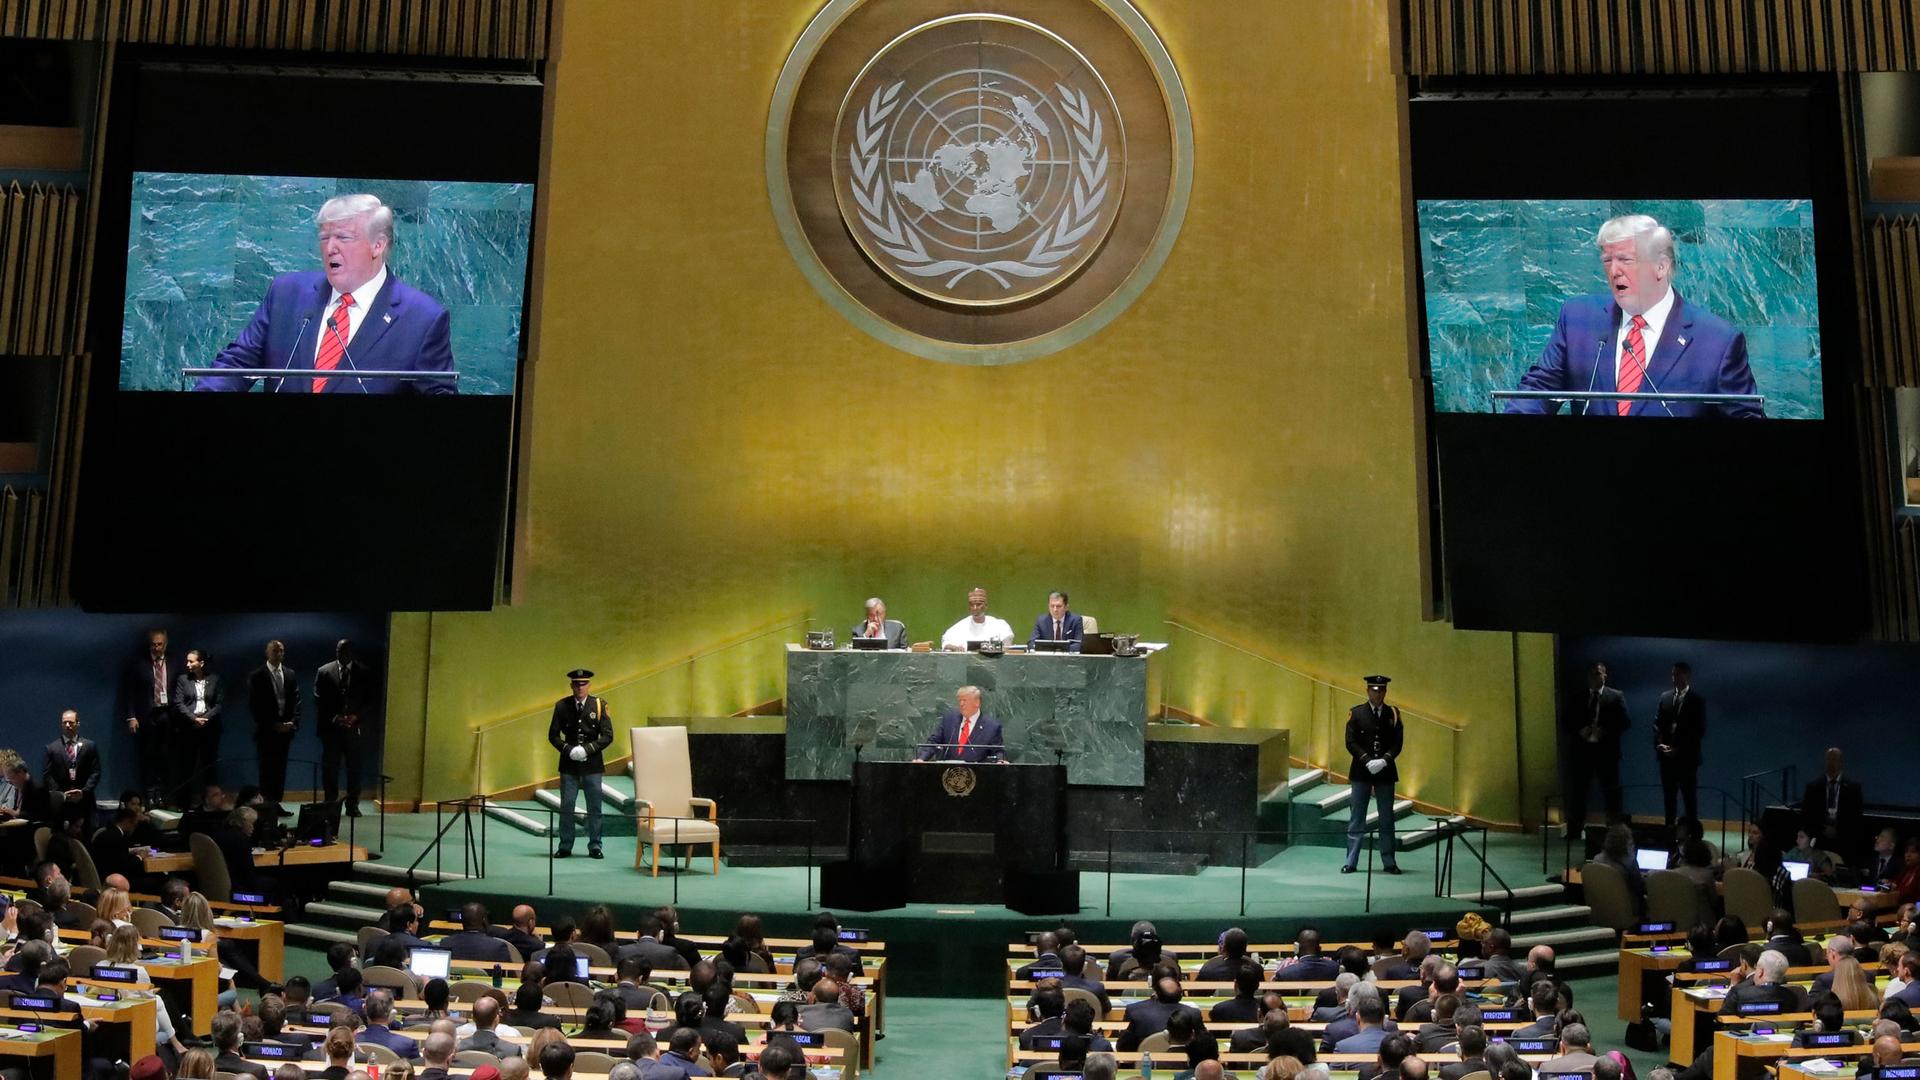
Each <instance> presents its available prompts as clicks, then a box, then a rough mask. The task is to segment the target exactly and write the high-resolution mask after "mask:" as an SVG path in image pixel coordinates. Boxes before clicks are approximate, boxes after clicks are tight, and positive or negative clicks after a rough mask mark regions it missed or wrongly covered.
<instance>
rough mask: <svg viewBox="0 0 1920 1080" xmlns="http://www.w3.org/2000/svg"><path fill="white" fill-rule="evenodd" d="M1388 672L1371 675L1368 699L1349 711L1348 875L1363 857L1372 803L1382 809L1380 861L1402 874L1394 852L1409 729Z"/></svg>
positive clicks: (1387, 868)
mask: <svg viewBox="0 0 1920 1080" xmlns="http://www.w3.org/2000/svg"><path fill="white" fill-rule="evenodd" d="M1392 681H1393V680H1392V679H1389V678H1387V677H1386V676H1385V675H1369V676H1367V677H1366V679H1365V682H1366V684H1367V700H1366V701H1365V702H1364V703H1362V704H1359V705H1355V706H1354V707H1353V709H1352V710H1351V711H1349V712H1348V713H1347V753H1349V754H1351V755H1353V763H1352V764H1351V765H1349V766H1348V767H1347V782H1348V783H1349V784H1350V785H1351V786H1352V789H1353V790H1352V797H1351V798H1350V799H1349V800H1348V801H1349V806H1348V808H1347V863H1346V865H1345V866H1342V867H1341V868H1340V872H1341V873H1343V874H1351V873H1353V870H1354V867H1355V865H1357V864H1358V863H1359V861H1360V840H1361V838H1362V837H1364V836H1365V835H1366V833H1367V807H1368V804H1370V803H1371V804H1373V805H1375V806H1377V807H1378V808H1379V811H1380V825H1379V834H1380V862H1381V864H1382V867H1383V869H1385V871H1386V872H1387V873H1389V874H1397V873H1399V872H1400V865H1399V863H1398V862H1397V861H1396V860H1395V859H1394V852H1393V784H1394V781H1396V780H1398V779H1400V770H1399V769H1398V768H1397V767H1396V763H1397V761H1398V759H1399V757H1400V747H1401V745H1402V743H1403V742H1404V741H1405V739H1406V729H1405V728H1404V727H1402V726H1401V724H1400V710H1399V709H1397V708H1394V707H1393V706H1392V705H1389V704H1387V684H1388V683H1390V682H1392Z"/></svg>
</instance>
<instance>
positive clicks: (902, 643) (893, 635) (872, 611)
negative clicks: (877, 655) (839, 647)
mask: <svg viewBox="0 0 1920 1080" xmlns="http://www.w3.org/2000/svg"><path fill="white" fill-rule="evenodd" d="M853 636H854V637H857V638H884V639H886V642H887V648H889V649H904V648H906V647H907V624H906V623H903V622H901V621H900V620H899V619H889V618H887V602H886V601H885V600H882V599H880V598H879V597H877V596H875V597H871V598H869V599H868V600H867V617H866V618H864V619H862V620H860V621H859V622H857V623H854V624H853Z"/></svg>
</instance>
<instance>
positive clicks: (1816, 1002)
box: [1793, 964, 1873, 1047]
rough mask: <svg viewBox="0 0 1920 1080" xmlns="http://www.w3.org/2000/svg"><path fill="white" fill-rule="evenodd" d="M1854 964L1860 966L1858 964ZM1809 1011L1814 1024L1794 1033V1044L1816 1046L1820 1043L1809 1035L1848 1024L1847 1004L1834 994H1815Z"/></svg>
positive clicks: (1820, 1033) (1824, 1032) (1837, 1028)
mask: <svg viewBox="0 0 1920 1080" xmlns="http://www.w3.org/2000/svg"><path fill="white" fill-rule="evenodd" d="M1854 966H1855V967H1859V965H1858V964H1855V965H1854ZM1872 1007H1873V1006H1868V1008H1872ZM1807 1011H1808V1012H1810V1013H1812V1014H1813V1026H1812V1027H1806V1028H1801V1029H1800V1030H1799V1031H1798V1032H1795V1033H1794V1036H1793V1045H1794V1046H1797V1047H1804V1046H1816V1045H1818V1044H1817V1043H1814V1042H1812V1041H1811V1040H1810V1039H1809V1038H1808V1036H1812V1035H1824V1034H1827V1033H1829V1032H1834V1031H1840V1030H1842V1029H1844V1028H1845V1027H1846V1026H1847V1010H1846V1006H1844V1005H1842V1004H1840V999H1839V998H1838V997H1836V996H1835V995H1833V994H1828V993H1820V994H1817V995H1815V996H1814V998H1813V1000H1812V1001H1811V1002H1809V1003H1808V1004H1807Z"/></svg>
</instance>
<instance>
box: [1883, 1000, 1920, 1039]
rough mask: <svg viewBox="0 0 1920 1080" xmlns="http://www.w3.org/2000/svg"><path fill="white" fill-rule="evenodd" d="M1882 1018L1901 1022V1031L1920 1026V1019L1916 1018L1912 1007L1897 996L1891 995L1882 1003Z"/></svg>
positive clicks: (1897, 1022)
mask: <svg viewBox="0 0 1920 1080" xmlns="http://www.w3.org/2000/svg"><path fill="white" fill-rule="evenodd" d="M1880 1019H1882V1020H1891V1021H1893V1022H1894V1023H1896V1024H1899V1025H1900V1030H1901V1031H1907V1032H1911V1031H1913V1030H1914V1029H1915V1028H1917V1027H1920V1021H1916V1020H1915V1019H1914V1016H1913V1009H1912V1007H1911V1006H1909V1005H1908V1004H1907V1003H1906V1002H1904V1001H1900V1000H1898V999H1897V998H1891V997H1889V998H1888V999H1886V1000H1885V1001H1883V1002H1881V1003H1880Z"/></svg>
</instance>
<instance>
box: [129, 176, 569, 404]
mask: <svg viewBox="0 0 1920 1080" xmlns="http://www.w3.org/2000/svg"><path fill="white" fill-rule="evenodd" d="M360 192H365V193H369V194H372V195H376V196H378V197H379V198H380V201H381V202H383V203H386V204H387V205H388V206H391V207H393V212H394V227H393V231H394V243H393V248H392V250H391V251H390V252H389V254H388V257H387V269H388V272H389V273H392V274H396V275H398V276H399V277H400V279H401V280H403V281H405V282H406V283H407V284H409V285H412V286H414V287H415V288H417V289H420V290H421V291H423V292H425V293H426V294H427V295H428V296H431V297H433V298H434V299H435V300H438V301H439V302H440V304H441V305H442V306H443V307H445V308H446V309H447V313H448V315H449V316H450V317H451V320H452V334H453V358H454V366H455V368H456V369H457V370H458V371H459V372H460V393H462V394H511V393H512V392H513V378H514V371H515V367H516V362H515V357H516V354H517V352H518V349H519V342H520V315H521V307H522V304H521V299H522V296H523V295H524V293H525V291H526V281H527V244H528V239H529V236H530V235H531V233H532V230H533V185H532V184H482V183H464V182H463V183H454V182H439V181H424V180H366V179H359V180H354V179H346V180H342V179H323V178H318V177H300V176H211V175H197V174H190V173H136V174H135V175H134V178H133V209H132V214H131V221H132V224H131V226H130V228H129V235H128V237H127V297H126V316H125V322H124V323H123V324H122V327H121V338H120V349H121V353H120V388H121V389H122V390H181V389H185V387H184V386H183V385H182V384H181V379H180V375H179V371H180V369H181V368H182V367H199V366H205V365H207V364H210V363H212V362H213V358H214V357H215V356H216V355H218V354H219V352H220V350H221V349H223V348H225V347H226V346H227V344H228V343H229V342H231V341H232V340H233V339H234V338H235V337H236V336H238V335H239V333H240V330H241V329H242V328H243V327H245V326H246V325H247V320H248V319H249V318H251V317H252V316H253V311H254V308H255V307H257V306H258V305H259V303H260V300H261V298H262V297H264V296H265V295H266V291H267V283H268V282H270V281H272V280H273V278H274V277H275V275H278V274H284V273H288V272H290V271H294V270H318V269H320V268H321V267H320V254H319V246H318V242H317V241H316V240H315V225H314V220H313V218H314V215H315V214H316V213H318V212H319V210H320V205H321V204H322V203H324V202H326V201H327V200H328V199H330V198H332V197H334V196H335V195H348V194H354V193H360Z"/></svg>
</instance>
